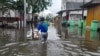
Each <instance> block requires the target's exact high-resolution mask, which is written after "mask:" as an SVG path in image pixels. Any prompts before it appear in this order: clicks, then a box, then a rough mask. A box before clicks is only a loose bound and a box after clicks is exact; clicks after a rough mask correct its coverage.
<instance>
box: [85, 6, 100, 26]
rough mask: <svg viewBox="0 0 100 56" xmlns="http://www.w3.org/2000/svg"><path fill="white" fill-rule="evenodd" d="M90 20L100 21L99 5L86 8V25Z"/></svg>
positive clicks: (88, 24)
mask: <svg viewBox="0 0 100 56" xmlns="http://www.w3.org/2000/svg"><path fill="white" fill-rule="evenodd" d="M92 20H99V21H100V6H96V7H92V8H89V9H88V13H87V22H86V25H87V26H90V25H91V22H92Z"/></svg>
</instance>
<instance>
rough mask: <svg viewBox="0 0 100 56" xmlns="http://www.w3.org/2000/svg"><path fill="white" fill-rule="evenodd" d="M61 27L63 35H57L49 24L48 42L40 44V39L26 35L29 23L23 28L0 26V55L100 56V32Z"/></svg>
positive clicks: (29, 27)
mask: <svg viewBox="0 0 100 56" xmlns="http://www.w3.org/2000/svg"><path fill="white" fill-rule="evenodd" d="M62 29H63V30H62V35H64V36H63V37H59V35H58V34H57V30H56V29H55V28H54V27H53V26H49V31H48V42H47V43H45V44H42V43H41V40H40V39H35V40H34V39H31V38H28V37H26V36H27V32H29V31H31V26H30V25H29V26H28V27H27V28H25V29H24V28H21V29H18V28H0V56H100V44H99V43H100V38H99V37H100V36H99V34H100V33H98V32H97V31H90V30H88V29H83V30H82V29H80V28H77V27H68V28H62ZM24 30H26V31H24ZM30 35H31V32H30Z"/></svg>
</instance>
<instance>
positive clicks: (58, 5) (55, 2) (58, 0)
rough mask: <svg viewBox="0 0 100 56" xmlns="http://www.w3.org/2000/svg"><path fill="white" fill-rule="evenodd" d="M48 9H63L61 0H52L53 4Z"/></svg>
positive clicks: (52, 10) (53, 10) (54, 11)
mask: <svg viewBox="0 0 100 56" xmlns="http://www.w3.org/2000/svg"><path fill="white" fill-rule="evenodd" d="M48 10H49V11H51V12H53V13H57V12H58V11H60V10H61V0H52V6H51V7H48Z"/></svg>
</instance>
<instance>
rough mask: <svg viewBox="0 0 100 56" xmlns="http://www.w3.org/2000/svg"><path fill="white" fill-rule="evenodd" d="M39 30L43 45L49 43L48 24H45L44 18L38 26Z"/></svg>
mask: <svg viewBox="0 0 100 56" xmlns="http://www.w3.org/2000/svg"><path fill="white" fill-rule="evenodd" d="M37 28H38V30H39V31H41V36H42V39H43V40H42V41H43V42H42V43H45V42H46V41H47V37H48V23H47V22H45V19H44V17H41V18H40V23H39V24H38V27H37Z"/></svg>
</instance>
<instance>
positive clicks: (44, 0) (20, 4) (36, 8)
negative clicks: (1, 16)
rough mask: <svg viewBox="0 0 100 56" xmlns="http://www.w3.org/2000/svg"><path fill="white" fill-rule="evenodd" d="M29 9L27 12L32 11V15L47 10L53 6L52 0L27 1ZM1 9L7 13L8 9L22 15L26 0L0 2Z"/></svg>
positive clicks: (1, 0)
mask: <svg viewBox="0 0 100 56" xmlns="http://www.w3.org/2000/svg"><path fill="white" fill-rule="evenodd" d="M26 2H27V4H28V7H27V12H29V11H30V9H32V13H37V12H40V11H43V10H44V9H47V7H48V6H51V0H26ZM0 9H1V10H2V11H3V10H4V11H5V10H6V9H12V10H18V11H19V12H20V13H23V12H24V0H16V1H15V0H0Z"/></svg>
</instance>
